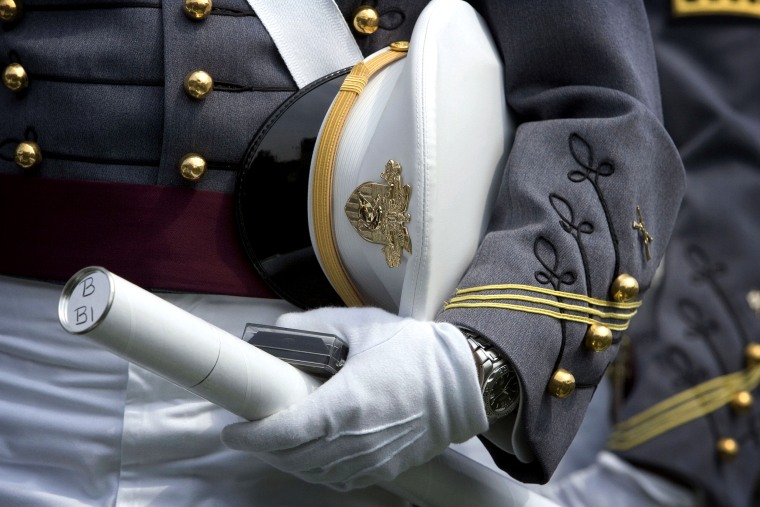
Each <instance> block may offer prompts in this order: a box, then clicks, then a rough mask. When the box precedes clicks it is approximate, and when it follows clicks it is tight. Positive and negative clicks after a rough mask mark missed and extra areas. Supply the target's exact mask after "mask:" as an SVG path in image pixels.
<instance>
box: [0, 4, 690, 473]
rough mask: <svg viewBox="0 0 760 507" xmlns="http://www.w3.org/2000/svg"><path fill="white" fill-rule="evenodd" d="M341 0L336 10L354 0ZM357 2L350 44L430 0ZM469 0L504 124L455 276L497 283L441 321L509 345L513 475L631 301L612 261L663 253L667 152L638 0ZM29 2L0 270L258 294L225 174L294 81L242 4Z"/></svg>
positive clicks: (7, 102) (229, 175) (0, 152)
mask: <svg viewBox="0 0 760 507" xmlns="http://www.w3.org/2000/svg"><path fill="white" fill-rule="evenodd" d="M17 3H19V2H17ZM337 3H338V5H339V7H340V9H341V11H342V12H343V13H344V14H345V16H346V19H347V20H349V21H350V20H351V18H352V15H353V12H354V10H355V9H356V7H358V5H359V2H358V1H344V0H340V1H338V2H337ZM370 3H372V4H373V5H374V6H375V8H376V9H377V10H378V12H379V13H380V29H379V30H378V31H377V32H375V33H374V34H372V35H358V34H357V36H356V37H357V42H358V44H359V46H360V48H361V49H362V51H363V53H364V54H369V53H371V52H374V51H375V50H377V49H379V48H381V47H383V46H385V45H387V44H388V43H389V42H391V41H394V40H408V39H409V37H410V34H411V31H412V28H413V26H414V21H415V19H416V18H417V16H418V14H419V12H420V11H421V9H422V8H423V7H424V4H425V2H424V1H422V0H415V1H409V2H398V1H394V0H379V1H377V2H370ZM474 3H475V7H476V8H477V9H478V10H479V12H480V13H481V14H482V15H483V16H484V18H485V19H486V20H487V23H488V24H489V26H490V28H491V30H492V32H493V34H494V37H495V39H496V42H497V45H498V47H499V49H500V51H501V53H502V55H503V58H504V61H505V62H506V69H507V70H508V71H507V74H506V90H507V102H508V104H509V105H510V106H511V108H512V112H513V113H514V117H515V118H516V120H517V122H518V128H517V131H516V136H515V140H514V145H513V148H512V152H511V155H510V157H509V160H508V163H507V165H506V167H505V169H504V178H503V182H502V185H501V188H500V193H499V200H498V205H497V207H496V209H495V212H494V216H493V219H492V221H491V224H490V228H489V232H488V234H487V235H486V237H485V239H484V241H483V243H482V245H481V247H480V249H479V252H478V254H477V256H476V257H475V259H474V260H473V263H472V266H471V268H470V269H469V271H468V272H467V274H466V275H465V277H464V279H463V280H462V282H461V284H460V288H461V289H468V288H473V289H474V290H476V291H479V292H480V295H485V296H489V295H491V296H498V298H499V299H498V300H494V299H488V298H486V299H477V300H475V301H478V302H480V303H483V302H485V303H486V304H478V305H475V306H472V307H470V306H466V305H463V304H457V303H467V302H468V301H470V298H469V296H468V297H465V298H464V299H462V294H457V295H453V297H452V300H451V302H450V303H451V304H450V305H449V306H447V309H446V310H445V311H443V312H442V313H441V315H440V317H439V318H440V319H441V320H444V321H449V322H452V323H455V324H457V325H460V326H466V327H468V328H470V329H472V330H474V331H475V332H477V333H479V334H481V335H483V336H484V337H486V338H487V339H488V340H490V341H491V342H493V343H494V344H496V345H497V346H498V348H499V349H500V350H501V351H502V353H503V354H504V355H505V356H506V357H507V358H509V360H510V361H511V362H512V363H513V364H514V366H515V368H516V370H517V374H518V376H519V380H520V383H521V385H522V401H521V408H520V414H519V417H520V421H521V424H520V425H519V426H520V427H521V428H524V435H523V437H524V441H525V442H527V447H526V449H525V450H524V452H523V453H522V460H521V459H518V458H516V457H515V456H513V455H511V454H505V453H503V452H502V451H500V450H499V449H498V448H497V446H492V450H493V452H494V453H495V456H496V458H497V461H498V462H499V464H500V466H502V467H504V468H505V469H507V470H508V471H509V472H510V473H511V474H512V475H513V476H515V477H516V478H518V479H521V480H525V481H536V482H543V481H546V480H547V479H548V477H549V476H550V475H551V473H552V471H553V470H554V468H555V467H556V465H557V462H558V461H559V459H560V458H561V456H562V455H563V453H564V451H565V449H566V448H567V446H568V444H569V442H570V440H571V439H572V437H573V435H574V433H575V431H576V429H577V427H578V425H579V424H580V421H581V418H582V416H583V413H584V410H585V407H586V406H587V404H588V402H589V399H590V398H591V395H592V394H593V392H594V388H595V386H596V385H597V383H598V382H599V380H600V378H601V377H602V375H603V374H604V371H605V369H606V368H607V366H608V365H609V364H610V362H611V361H612V359H613V358H614V357H615V354H616V351H617V343H618V340H619V334H620V333H619V330H621V329H623V328H625V327H626V326H627V323H628V320H630V317H631V314H632V313H633V312H634V311H635V304H634V303H635V301H636V300H637V299H638V297H637V296H636V293H635V290H622V291H620V290H618V289H617V287H616V288H615V289H614V290H613V289H612V287H613V282H615V280H618V279H619V277H620V276H621V275H627V277H623V279H622V281H623V282H624V283H623V285H624V287H629V288H630V283H631V282H632V281H637V282H638V287H639V293H643V292H644V291H645V290H646V288H647V287H648V285H649V283H650V280H651V278H652V276H653V274H654V272H655V269H656V267H657V265H658V263H659V260H660V258H661V257H662V255H663V253H664V249H665V245H666V242H667V239H668V237H669V236H670V233H671V229H672V227H673V223H674V221H675V215H676V211H677V209H678V206H679V204H680V200H681V195H682V192H683V174H682V167H681V163H680V159H679V157H678V153H677V151H676V149H675V147H674V146H673V144H672V142H671V140H670V138H669V136H668V135H667V133H666V132H665V130H664V129H663V127H662V124H661V105H660V99H659V93H658V86H657V72H656V69H655V63H654V57H653V49H652V44H651V39H650V36H649V28H648V24H647V19H646V15H645V12H644V8H643V5H641V3H640V2H634V1H630V0H619V1H615V2H596V1H592V0H582V1H580V0H579V1H573V2H569V1H567V2H535V1H528V0H514V1H505V2H488V1H481V2H474ZM23 4H24V10H23V12H22V13H21V15H20V17H19V18H18V19H16V20H14V21H9V22H3V25H2V32H0V60H2V63H3V66H4V67H5V66H7V65H10V64H17V65H20V66H22V67H23V69H25V71H26V74H27V76H28V87H26V88H24V89H22V90H20V91H17V92H13V91H11V90H8V89H6V90H3V93H0V115H1V116H2V121H1V122H0V212H1V213H2V216H3V217H5V218H4V220H5V221H6V225H7V227H6V229H5V232H4V235H5V237H6V238H9V239H8V240H6V241H4V242H3V248H0V272H1V273H3V274H8V275H14V276H33V277H37V278H44V279H54V280H55V279H65V278H67V277H68V276H70V275H71V273H73V272H75V271H76V270H78V269H79V268H81V267H82V266H85V265H89V264H102V265H106V266H109V267H112V269H113V270H114V271H115V272H118V273H119V274H121V275H122V276H124V277H125V278H128V279H131V280H133V281H135V282H136V283H138V284H140V285H142V286H144V287H149V288H154V289H168V290H183V291H198V292H218V293H226V294H234V295H248V296H265V297H266V296H269V297H271V296H272V294H271V292H269V291H268V289H267V288H266V287H265V286H264V285H263V284H262V283H261V281H260V280H258V279H257V277H256V274H255V272H254V271H253V270H252V269H251V268H250V266H248V265H247V263H246V261H245V258H244V256H243V255H242V253H241V251H240V246H239V245H238V244H237V243H236V239H235V231H234V226H233V225H232V197H231V193H232V191H233V187H234V178H235V171H236V170H237V168H238V166H239V163H240V160H241V159H242V157H243V155H244V153H245V151H246V148H247V147H248V145H249V143H250V141H251V139H252V138H253V137H254V135H255V133H256V131H257V129H258V128H259V126H260V125H261V124H262V123H263V122H264V121H265V120H266V118H267V117H268V116H269V115H270V114H271V113H272V111H273V110H274V109H275V108H276V107H277V106H278V104H280V103H281V102H283V101H284V100H285V99H286V98H287V97H288V96H290V95H291V94H292V93H293V92H294V91H295V90H296V86H295V84H294V82H293V80H292V78H291V77H290V75H289V73H288V71H287V69H286V67H285V66H284V64H283V62H282V60H281V58H280V57H279V55H278V53H277V51H276V48H275V46H274V44H273V43H272V41H271V39H270V38H269V36H268V34H267V33H266V31H265V30H264V28H263V26H262V25H261V23H260V21H259V20H258V18H257V17H256V15H255V13H254V12H252V11H251V9H250V7H249V6H248V4H247V3H246V2H245V1H243V0H216V1H215V2H214V6H215V7H214V11H213V12H212V13H211V15H210V16H209V17H208V18H207V19H205V20H202V21H193V20H190V19H189V18H188V17H186V16H185V15H184V14H183V12H182V6H181V2H161V1H160V0H147V1H140V2H137V1H113V0H100V1H95V2H94V1H90V0H87V1H84V0H68V1H56V2H53V1H50V0H24V1H23ZM297 29H298V27H294V30H297ZM198 69H203V70H205V71H207V72H208V73H209V74H210V75H212V76H213V77H214V80H215V82H216V83H217V86H216V87H215V90H214V91H213V92H212V93H211V94H210V95H209V96H208V97H206V98H205V99H203V100H196V99H192V98H190V97H188V95H187V93H186V91H185V89H184V87H183V79H184V77H185V76H186V75H187V74H188V73H189V72H191V71H194V70H198ZM24 141H26V142H28V141H33V142H36V143H37V145H38V146H39V147H40V150H41V153H42V163H41V164H39V165H37V166H35V167H33V168H32V169H30V170H25V169H22V168H21V167H19V166H18V165H17V164H16V163H14V150H15V148H16V147H17V146H18V144H19V143H21V142H24ZM189 153H196V154H200V155H202V156H203V157H204V158H205V159H206V160H207V162H208V170H207V172H206V174H205V176H204V177H203V178H202V179H200V180H198V181H195V182H188V181H186V180H185V179H183V178H182V176H181V175H180V174H179V172H178V166H179V165H180V162H181V160H182V159H183V157H184V156H185V155H186V154H189ZM459 205H462V206H466V205H467V203H460V204H459ZM637 209H639V210H640V213H641V214H640V215H637ZM634 222H637V223H639V224H640V225H641V224H643V225H641V227H640V228H639V229H637V228H635V227H633V223H634ZM650 238H654V240H653V241H650ZM645 240H646V241H645ZM493 286H497V287H493ZM484 287H486V288H485V289H484ZM616 293H617V298H616V297H615V294H616ZM468 294H472V293H468ZM489 302H498V303H507V305H506V306H499V305H490V304H488V303H489ZM591 324H595V325H596V327H594V329H593V332H592V333H591V334H595V333H596V334H598V335H599V336H600V337H601V338H600V339H601V342H604V341H605V339H606V338H607V337H608V334H607V333H606V330H609V329H611V330H612V346H609V347H608V348H605V346H596V345H594V346H593V347H590V346H589V345H587V344H589V343H592V342H593V343H598V342H599V340H590V341H589V340H586V339H585V337H586V335H587V334H589V329H590V328H591V327H592V326H591ZM600 328H605V329H600ZM596 349H599V350H598V351H597V350H596ZM560 370H562V371H560ZM553 378H554V382H552V379H553ZM502 446H504V444H503V443H502ZM507 447H508V445H507ZM523 461H530V462H529V463H524V462H523Z"/></svg>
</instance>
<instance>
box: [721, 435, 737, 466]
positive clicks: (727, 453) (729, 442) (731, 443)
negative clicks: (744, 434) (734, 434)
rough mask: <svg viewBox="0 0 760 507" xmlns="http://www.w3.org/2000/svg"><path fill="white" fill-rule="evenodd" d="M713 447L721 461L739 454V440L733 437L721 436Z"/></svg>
mask: <svg viewBox="0 0 760 507" xmlns="http://www.w3.org/2000/svg"><path fill="white" fill-rule="evenodd" d="M715 448H716V449H717V451H718V456H720V459H722V460H723V461H729V460H732V459H734V458H735V457H736V455H737V454H739V442H737V441H736V440H734V439H733V438H721V439H720V440H718V441H717V442H716V443H715Z"/></svg>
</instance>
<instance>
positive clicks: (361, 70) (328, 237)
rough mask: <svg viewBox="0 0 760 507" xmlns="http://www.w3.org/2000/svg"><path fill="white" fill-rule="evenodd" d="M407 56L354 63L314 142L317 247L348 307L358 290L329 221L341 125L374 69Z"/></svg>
mask: <svg viewBox="0 0 760 507" xmlns="http://www.w3.org/2000/svg"><path fill="white" fill-rule="evenodd" d="M405 56H406V51H405V50H399V49H395V48H394V49H391V50H389V51H385V52H383V53H379V54H377V55H375V56H373V57H372V58H370V59H369V60H366V61H363V62H359V63H358V64H356V65H355V66H354V67H353V69H351V72H350V73H349V74H348V76H346V79H345V81H343V84H342V85H341V87H340V91H339V92H338V95H337V97H336V98H335V102H333V105H332V107H331V108H330V112H329V113H328V115H327V119H326V120H325V124H324V128H323V129H322V136H321V137H320V139H319V144H318V145H317V154H316V160H315V162H314V175H313V183H312V195H311V199H312V209H311V212H312V219H313V224H314V236H315V239H316V245H315V246H316V249H317V253H318V254H319V258H320V259H321V260H322V266H323V267H324V269H325V272H326V274H327V278H328V279H329V280H330V283H332V285H333V287H334V288H335V291H336V292H337V293H338V295H340V297H341V299H342V300H343V302H344V303H346V305H348V306H362V305H363V301H362V299H361V297H360V296H359V292H358V291H357V290H356V287H354V284H353V282H352V281H351V279H350V278H349V276H348V273H347V272H346V268H345V267H344V266H343V262H342V261H341V259H340V255H339V254H338V247H337V244H336V242H335V233H334V231H333V223H332V218H333V217H332V197H333V172H334V164H335V156H336V153H337V151H338V143H339V141H340V136H341V133H342V132H343V126H344V125H345V123H346V119H347V118H348V113H349V111H351V107H353V105H354V103H355V102H356V99H357V98H358V97H359V94H360V93H361V92H362V90H363V89H364V86H365V85H366V84H367V82H368V81H369V78H370V77H372V75H374V74H375V73H376V72H377V71H379V70H380V69H382V68H383V67H385V66H386V65H388V64H390V63H393V62H395V61H396V60H399V59H401V58H403V57H405Z"/></svg>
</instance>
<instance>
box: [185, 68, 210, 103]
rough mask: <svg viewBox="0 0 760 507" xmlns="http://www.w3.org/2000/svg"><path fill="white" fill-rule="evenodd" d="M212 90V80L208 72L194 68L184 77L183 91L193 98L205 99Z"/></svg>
mask: <svg viewBox="0 0 760 507" xmlns="http://www.w3.org/2000/svg"><path fill="white" fill-rule="evenodd" d="M213 90H214V80H213V79H211V76H210V75H209V74H208V72H206V71H203V70H195V71H193V72H191V73H189V74H188V75H187V76H186V77H185V91H186V92H187V94H188V95H190V96H191V97H192V98H194V99H198V100H201V99H205V98H206V97H208V95H209V94H210V93H211V92H212V91H213Z"/></svg>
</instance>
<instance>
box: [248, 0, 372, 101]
mask: <svg viewBox="0 0 760 507" xmlns="http://www.w3.org/2000/svg"><path fill="white" fill-rule="evenodd" d="M248 3H249V4H250V6H251V8H253V10H254V12H255V13H256V15H257V16H258V18H259V19H260V20H261V22H262V23H263V25H264V28H266V29H267V32H269V35H270V36H271V37H272V40H274V43H275V45H276V46H277V50H278V51H279V52H280V56H282V59H283V60H284V61H285V65H287V67H288V70H289V71H290V74H291V75H292V76H293V79H294V80H295V82H296V84H297V85H298V87H299V88H303V87H304V86H306V85H307V84H309V83H311V82H313V81H316V80H317V79H319V78H320V77H322V76H326V75H327V74H330V73H331V72H335V71H336V70H340V69H345V68H346V67H351V66H353V65H355V64H357V63H359V62H360V61H361V60H362V58H363V56H362V53H361V51H360V50H359V46H357V45H356V41H355V40H354V37H353V35H352V34H351V30H350V29H349V27H348V24H346V20H345V19H344V18H343V14H341V12H340V10H339V9H338V6H337V5H335V2H334V1H333V0H308V1H307V2H304V1H303V0H248Z"/></svg>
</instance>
